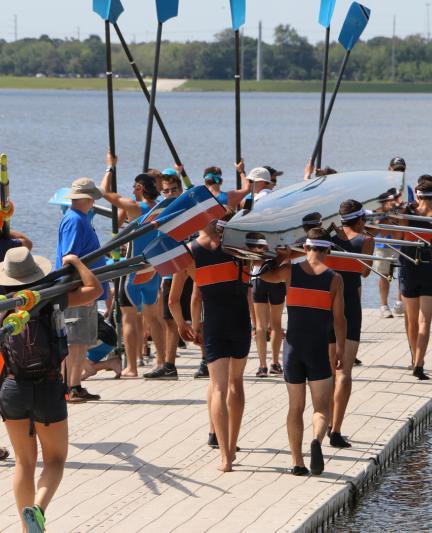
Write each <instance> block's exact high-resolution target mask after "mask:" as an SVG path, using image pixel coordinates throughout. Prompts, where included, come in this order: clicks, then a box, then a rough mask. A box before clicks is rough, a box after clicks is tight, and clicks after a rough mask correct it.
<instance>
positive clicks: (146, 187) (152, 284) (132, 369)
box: [102, 154, 165, 378]
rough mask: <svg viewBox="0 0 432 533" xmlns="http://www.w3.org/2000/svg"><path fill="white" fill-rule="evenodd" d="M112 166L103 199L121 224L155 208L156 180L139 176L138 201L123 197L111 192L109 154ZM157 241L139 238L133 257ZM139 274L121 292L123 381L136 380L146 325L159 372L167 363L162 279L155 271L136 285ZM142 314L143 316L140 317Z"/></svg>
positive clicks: (135, 184) (151, 236)
mask: <svg viewBox="0 0 432 533" xmlns="http://www.w3.org/2000/svg"><path fill="white" fill-rule="evenodd" d="M107 162H108V163H109V165H108V168H107V173H106V174H105V177H104V179H103V182H102V187H103V188H104V189H105V193H104V198H105V199H106V200H108V202H110V203H111V204H112V205H114V206H116V207H117V208H119V209H121V210H122V212H120V215H119V222H120V224H121V222H123V221H124V220H125V219H126V218H127V219H128V220H135V219H136V218H139V217H141V216H143V215H145V214H146V213H148V212H149V211H150V209H152V208H153V207H154V206H155V205H156V199H157V197H158V196H159V192H158V191H157V189H156V186H155V180H154V179H153V178H152V177H151V176H149V175H148V174H146V173H142V174H139V175H138V176H137V177H136V178H135V180H134V184H133V194H134V196H135V200H132V199H131V198H127V197H124V196H121V195H120V194H118V193H114V192H110V191H111V177H112V169H113V167H114V165H115V164H116V159H114V158H113V157H112V156H111V155H110V154H108V156H107ZM152 238H154V235H152V234H151V233H150V234H148V235H144V236H142V237H138V238H136V239H134V240H133V241H132V257H136V256H138V255H140V254H142V252H143V250H144V248H145V247H146V246H147V245H148V244H149V243H150V241H151V240H152ZM136 276H137V274H135V273H133V274H129V276H127V278H126V280H125V283H124V284H122V287H121V290H120V307H121V311H122V325H123V336H124V343H125V351H126V358H127V367H126V368H125V369H124V370H123V372H122V376H123V377H127V378H129V377H137V376H138V370H137V360H139V359H140V358H141V356H142V345H143V338H142V332H143V324H142V318H144V320H145V322H146V324H148V326H149V327H150V331H151V335H152V339H153V342H154V343H155V347H156V351H157V360H156V368H160V367H162V366H163V364H164V360H165V336H164V324H163V321H162V314H161V312H160V310H159V306H158V305H157V302H158V297H159V288H160V284H161V277H160V276H159V274H158V273H157V272H156V271H153V272H150V273H149V277H148V279H147V280H146V281H145V282H144V281H143V282H140V283H134V281H135V277H136ZM141 313H142V316H141Z"/></svg>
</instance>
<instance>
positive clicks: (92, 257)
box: [43, 211, 182, 283]
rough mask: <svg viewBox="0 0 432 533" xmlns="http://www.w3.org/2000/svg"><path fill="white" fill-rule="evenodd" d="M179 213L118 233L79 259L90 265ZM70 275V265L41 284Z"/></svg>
mask: <svg viewBox="0 0 432 533" xmlns="http://www.w3.org/2000/svg"><path fill="white" fill-rule="evenodd" d="M180 213H182V211H180V212H175V213H170V214H169V215H166V216H164V217H160V218H159V219H158V220H153V221H152V222H148V223H146V224H143V225H142V226H141V227H139V228H138V229H136V230H135V231H122V232H121V233H119V235H118V236H117V238H116V239H112V240H111V241H109V242H107V243H106V244H105V245H104V246H101V247H100V248H98V249H97V250H95V251H93V252H90V253H89V254H86V255H84V256H83V257H81V258H80V259H81V261H82V262H83V263H84V264H86V265H91V264H92V263H94V262H95V261H96V260H97V259H99V258H100V257H102V256H104V255H107V254H109V253H110V252H112V251H113V250H115V249H117V248H120V246H122V245H123V244H126V243H128V242H130V241H131V240H133V239H137V238H138V237H141V236H143V235H145V234H146V233H150V232H151V231H154V230H156V229H158V228H159V227H160V226H162V225H163V224H165V223H167V222H169V221H171V220H173V219H174V218H176V217H177V216H178V215H179V214H180ZM125 230H129V228H125ZM71 273H73V267H71V266H70V265H66V266H64V267H61V268H59V269H57V270H55V271H54V272H51V273H50V274H48V276H46V277H45V278H44V280H43V282H44V283H46V282H48V281H53V280H56V279H58V278H60V277H62V276H66V275H68V274H71Z"/></svg>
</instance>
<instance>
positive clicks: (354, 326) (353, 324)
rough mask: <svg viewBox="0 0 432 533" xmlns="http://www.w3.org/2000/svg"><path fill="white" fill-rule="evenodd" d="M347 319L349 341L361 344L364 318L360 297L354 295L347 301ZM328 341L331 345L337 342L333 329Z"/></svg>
mask: <svg viewBox="0 0 432 533" xmlns="http://www.w3.org/2000/svg"><path fill="white" fill-rule="evenodd" d="M345 318H346V321H347V336H346V338H347V340H350V341H354V342H360V336H361V327H362V318H363V314H362V307H361V300H360V296H357V295H353V296H352V297H348V298H347V299H346V300H345ZM328 340H329V343H330V344H334V343H335V342H336V335H335V332H334V329H333V327H332V328H331V329H330V332H329V339H328Z"/></svg>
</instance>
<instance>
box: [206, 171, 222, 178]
mask: <svg viewBox="0 0 432 533" xmlns="http://www.w3.org/2000/svg"><path fill="white" fill-rule="evenodd" d="M204 179H205V180H221V179H222V176H221V174H213V172H209V173H208V174H206V175H205V176H204Z"/></svg>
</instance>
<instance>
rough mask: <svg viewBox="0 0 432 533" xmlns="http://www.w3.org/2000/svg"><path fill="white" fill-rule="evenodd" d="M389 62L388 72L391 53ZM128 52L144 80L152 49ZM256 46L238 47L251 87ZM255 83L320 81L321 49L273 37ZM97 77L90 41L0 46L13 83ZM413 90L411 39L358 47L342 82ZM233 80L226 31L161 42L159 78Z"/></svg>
mask: <svg viewBox="0 0 432 533" xmlns="http://www.w3.org/2000/svg"><path fill="white" fill-rule="evenodd" d="M393 46H394V51H395V61H394V68H393V66H392V49H393ZM130 48H131V51H132V53H133V55H134V57H135V59H136V62H137V65H138V66H139V68H140V70H141V71H142V72H143V74H144V75H150V74H151V72H152V65H153V54H154V43H139V44H131V45H130ZM256 50H257V40H256V39H253V38H251V37H244V39H243V58H244V65H243V70H244V77H245V79H254V78H255V76H256V63H257V52H256ZM343 53H344V50H343V49H342V47H341V46H340V45H338V44H337V43H332V45H331V52H330V70H331V72H332V74H333V75H335V74H336V73H337V71H338V68H339V64H340V62H341V60H342V56H343ZM262 54H263V78H265V79H275V80H285V79H295V80H315V79H319V78H320V77H321V68H322V55H323V43H318V44H317V45H315V46H314V45H311V44H310V43H309V42H308V40H307V39H306V38H305V37H302V36H301V35H299V34H298V33H297V31H296V30H295V29H294V28H292V27H291V26H289V25H279V26H277V27H276V28H275V30H274V43H273V44H269V43H263V46H262ZM113 70H114V72H115V73H116V74H118V75H120V76H122V77H125V76H127V77H129V76H131V70H130V66H129V63H128V61H127V59H126V57H125V55H124V53H123V51H122V49H121V47H120V45H117V44H116V45H113ZM103 72H105V46H104V43H103V42H102V40H101V39H100V38H99V37H98V36H97V35H91V36H90V37H89V38H88V39H85V40H83V41H79V40H77V39H65V40H62V39H51V38H50V37H48V36H47V35H42V36H41V37H40V38H39V39H21V40H19V41H15V42H10V43H9V42H6V41H4V40H0V74H1V75H13V76H34V75H36V74H38V73H40V74H44V75H46V76H86V77H92V76H98V75H100V74H102V73H103ZM393 74H394V79H395V81H404V82H414V81H432V42H429V41H428V40H427V39H425V38H423V37H421V36H420V35H412V36H410V37H406V38H405V39H399V38H397V39H395V40H394V41H393V40H392V39H391V38H387V37H375V38H373V39H370V40H369V41H366V42H360V43H359V44H358V45H357V46H356V48H355V50H354V52H353V54H352V58H351V61H350V63H349V64H348V69H347V73H346V77H347V79H351V80H359V81H375V80H376V81H389V80H391V79H392V78H393ZM233 75H234V38H233V32H232V31H231V30H224V31H222V32H221V33H218V34H217V35H216V39H215V40H214V41H212V42H203V41H190V42H185V43H179V42H170V41H166V42H164V44H163V47H162V54H161V64H160V76H162V77H166V78H189V79H232V77H233Z"/></svg>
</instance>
